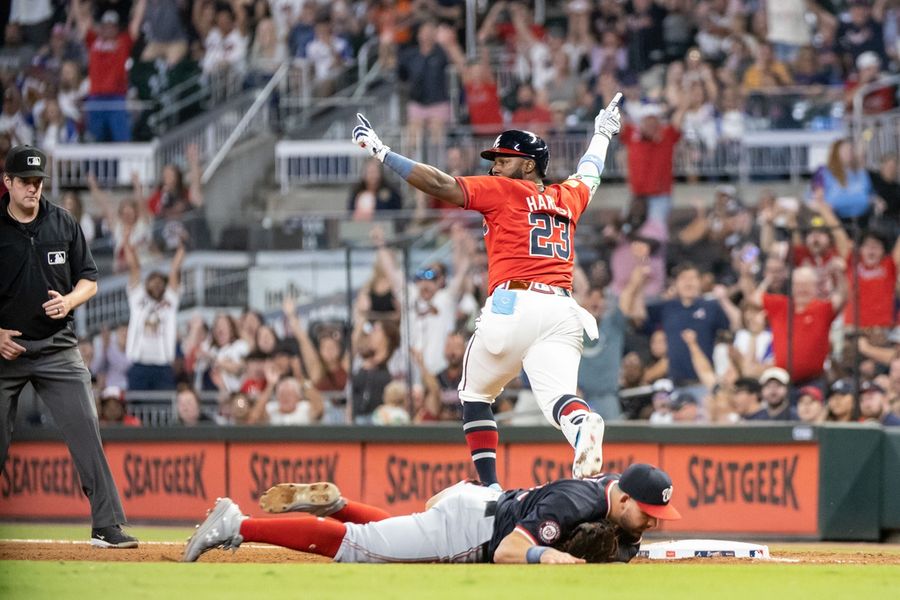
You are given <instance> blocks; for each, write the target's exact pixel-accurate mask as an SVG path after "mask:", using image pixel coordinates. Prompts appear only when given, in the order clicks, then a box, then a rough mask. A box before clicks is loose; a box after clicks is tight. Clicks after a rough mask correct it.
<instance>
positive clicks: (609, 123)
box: [594, 106, 622, 140]
mask: <svg viewBox="0 0 900 600" xmlns="http://www.w3.org/2000/svg"><path fill="white" fill-rule="evenodd" d="M621 128H622V121H621V116H620V115H619V107H618V106H614V107H613V108H612V110H610V109H609V108H608V107H607V108H604V109H603V110H601V111H600V112H599V114H597V118H595V119H594V133H599V134H600V135H602V136H604V137H605V138H606V139H608V140H611V139H612V137H613V136H614V135H616V134H617V133H619V129H621Z"/></svg>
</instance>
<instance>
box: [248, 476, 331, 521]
mask: <svg viewBox="0 0 900 600" xmlns="http://www.w3.org/2000/svg"><path fill="white" fill-rule="evenodd" d="M346 505H347V501H346V500H344V499H343V498H341V490H339V489H338V486H336V485H335V484H333V483H331V482H330V481H320V482H318V483H279V484H278V485H275V486H272V487H270V488H269V489H268V490H266V493H265V494H263V495H262V496H260V498H259V506H260V508H262V509H263V510H264V511H266V512H270V513H285V512H305V513H309V514H312V515H315V516H317V517H327V516H328V515H333V514H334V513H336V512H337V511H339V510H341V509H342V508H344V506H346Z"/></svg>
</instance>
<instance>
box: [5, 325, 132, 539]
mask: <svg viewBox="0 0 900 600" xmlns="http://www.w3.org/2000/svg"><path fill="white" fill-rule="evenodd" d="M67 337H68V336H67V335H65V334H64V333H62V332H61V333H59V334H57V335H56V336H55V338H54V339H52V340H41V342H47V343H44V344H41V343H40V342H20V341H19V340H16V341H17V342H18V343H20V344H22V345H23V346H26V348H29V352H28V353H26V354H23V355H21V356H19V357H18V358H17V359H15V360H12V361H9V360H5V359H2V358H0V419H2V421H3V422H2V424H0V425H2V428H0V470H2V469H3V467H4V466H5V465H6V457H7V455H8V453H9V444H10V442H11V441H12V432H13V425H14V423H15V420H16V408H17V406H18V402H19V394H20V393H21V392H22V388H24V387H25V384H26V383H28V382H31V384H32V385H33V386H34V390H35V391H36V392H37V394H38V395H39V396H40V397H41V400H43V402H44V405H46V407H47V409H48V410H49V411H50V414H51V415H52V416H53V420H54V421H55V422H56V425H57V427H59V430H60V432H61V433H62V436H63V439H64V440H65V442H66V445H67V446H68V447H69V452H70V453H71V454H72V461H73V462H74V463H75V468H76V469H77V470H78V477H79V478H80V479H81V489H82V490H84V495H85V496H87V498H88V500H89V501H90V503H91V521H92V522H93V526H94V527H107V526H109V525H117V524H120V523H125V511H124V510H123V509H122V502H121V500H120V499H119V491H118V490H117V489H116V483H115V481H113V478H112V473H111V472H110V470H109V463H108V462H107V461H106V455H105V454H104V453H103V444H102V442H101V441H100V426H99V423H98V422H97V407H96V405H95V404H94V397H93V394H92V393H91V374H90V372H89V371H88V370H87V368H86V367H85V366H84V361H83V360H82V359H81V354H80V353H79V352H78V349H77V348H75V347H72V346H71V345H70V342H69V341H68V339H65V338H67ZM60 338H63V339H60ZM60 345H63V346H64V347H62V348H60V347H59V346H60Z"/></svg>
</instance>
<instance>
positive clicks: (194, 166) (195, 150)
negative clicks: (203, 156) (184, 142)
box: [185, 144, 203, 208]
mask: <svg viewBox="0 0 900 600" xmlns="http://www.w3.org/2000/svg"><path fill="white" fill-rule="evenodd" d="M185 157H186V158H187V163H188V181H189V182H190V201H191V206H194V207H195V208H199V207H201V206H203V169H202V168H201V166H200V147H199V146H197V144H188V147H187V149H186V151H185Z"/></svg>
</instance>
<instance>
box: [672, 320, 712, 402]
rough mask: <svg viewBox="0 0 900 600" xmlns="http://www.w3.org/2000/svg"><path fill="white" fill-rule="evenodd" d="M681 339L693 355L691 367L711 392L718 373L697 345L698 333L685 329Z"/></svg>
mask: <svg viewBox="0 0 900 600" xmlns="http://www.w3.org/2000/svg"><path fill="white" fill-rule="evenodd" d="M681 339H683V340H684V343H685V344H687V347H688V351H690V353H691V365H692V366H693V367H694V371H696V373H697V377H698V378H699V379H700V383H702V384H703V385H705V386H706V387H707V388H708V389H710V390H711V389H712V388H713V386H714V385H716V372H715V371H714V370H713V366H712V363H710V362H709V359H708V358H707V357H706V354H704V353H703V348H701V347H700V344H698V343H697V332H696V331H694V330H693V329H685V330H683V331H682V332H681Z"/></svg>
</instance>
